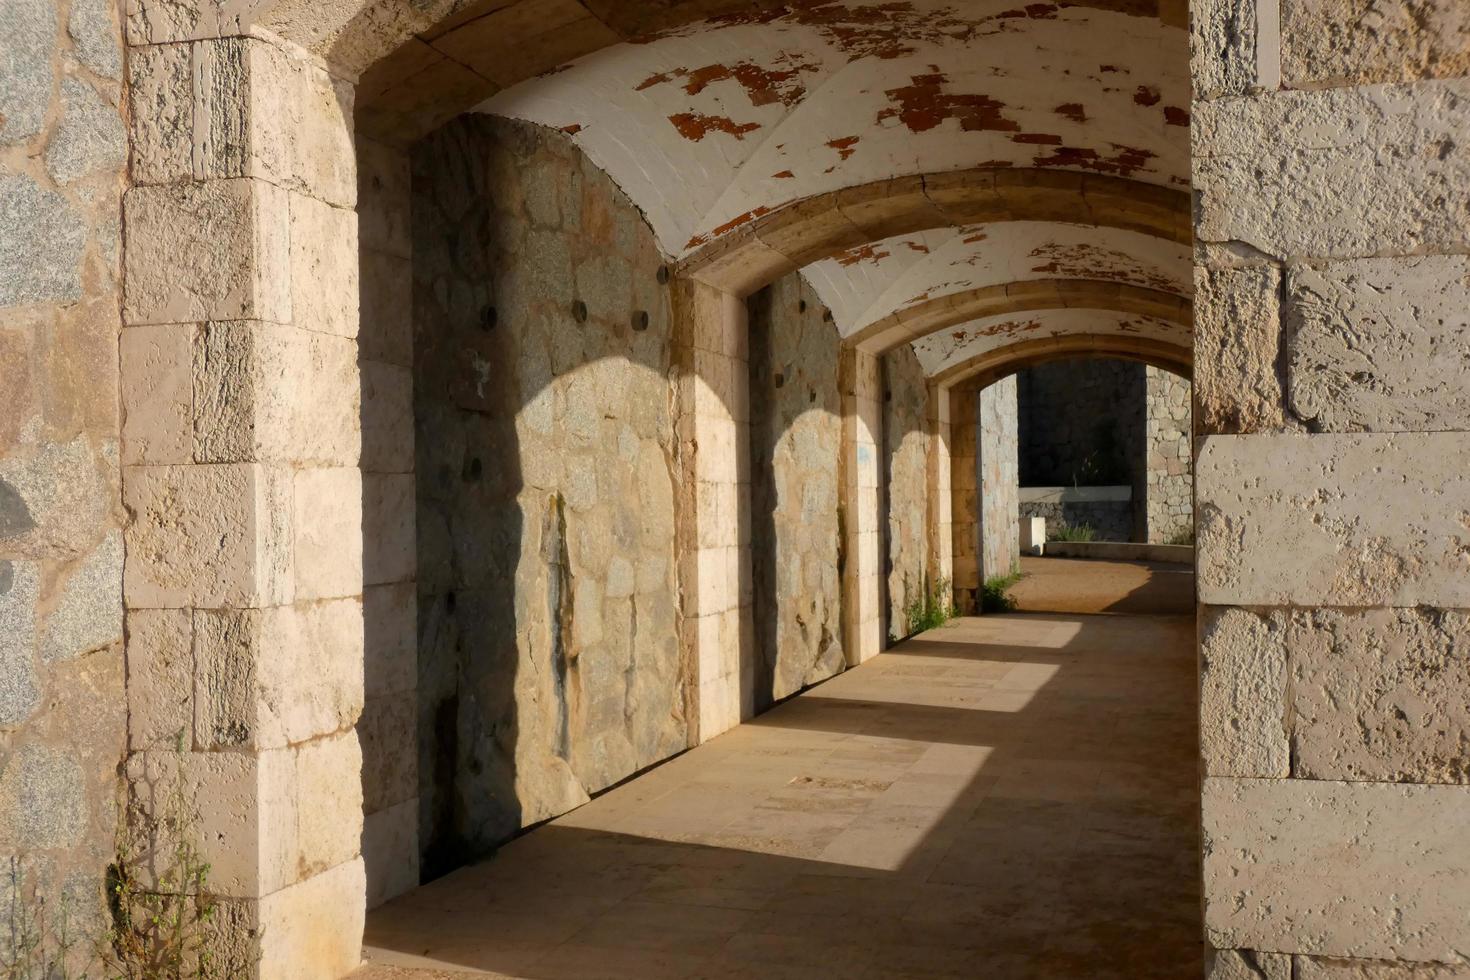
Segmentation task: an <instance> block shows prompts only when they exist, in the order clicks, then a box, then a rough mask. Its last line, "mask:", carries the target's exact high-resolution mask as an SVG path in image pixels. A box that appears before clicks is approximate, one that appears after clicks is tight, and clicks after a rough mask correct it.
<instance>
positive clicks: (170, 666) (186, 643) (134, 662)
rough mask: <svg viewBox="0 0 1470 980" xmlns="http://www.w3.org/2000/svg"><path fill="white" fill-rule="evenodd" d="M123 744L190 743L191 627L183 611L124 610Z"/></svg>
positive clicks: (135, 748)
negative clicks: (125, 696) (125, 695)
mask: <svg viewBox="0 0 1470 980" xmlns="http://www.w3.org/2000/svg"><path fill="white" fill-rule="evenodd" d="M127 690H128V746H129V748H130V749H131V750H132V751H134V752H138V751H144V750H147V749H170V748H172V749H177V748H179V747H181V746H187V747H192V746H193V745H194V626H193V613H192V611H190V610H188V609H135V610H133V611H132V612H129V613H128V683H127Z"/></svg>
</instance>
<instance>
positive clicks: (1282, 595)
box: [1196, 433, 1470, 607]
mask: <svg viewBox="0 0 1470 980" xmlns="http://www.w3.org/2000/svg"><path fill="white" fill-rule="evenodd" d="M1467 451H1470V447H1467V446H1466V445H1465V437H1464V436H1462V435H1460V434H1459V433H1397V434H1380V433H1362V434H1342V435H1335V434H1333V435H1326V434H1324V435H1316V436H1297V435H1257V436H1209V437H1207V438H1206V439H1204V440H1203V443H1202V447H1201V450H1200V455H1199V461H1198V469H1197V472H1196V481H1197V485H1196V491H1197V494H1198V502H1199V538H1200V540H1199V549H1200V550H1199V590H1200V601H1201V602H1206V603H1220V604H1237V605H1288V604H1289V605H1306V606H1310V605H1315V604H1319V603H1320V604H1323V605H1341V606H1371V605H1399V606H1406V605H1416V604H1422V605H1431V606H1445V607H1463V606H1466V605H1470V582H1467V579H1466V576H1465V570H1464V555H1463V553H1462V550H1463V546H1462V543H1461V542H1462V540H1463V535H1464V534H1465V525H1464V521H1465V514H1466V513H1467V512H1470V477H1467V476H1466V475H1465V473H1464V471H1463V468H1462V467H1461V466H1460V465H1459V460H1460V459H1461V458H1462V454H1463V453H1465V452H1467Z"/></svg>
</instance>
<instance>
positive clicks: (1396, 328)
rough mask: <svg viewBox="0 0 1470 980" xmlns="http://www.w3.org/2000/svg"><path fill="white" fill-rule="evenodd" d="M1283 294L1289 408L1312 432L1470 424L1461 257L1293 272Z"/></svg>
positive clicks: (1468, 312)
mask: <svg viewBox="0 0 1470 980" xmlns="http://www.w3.org/2000/svg"><path fill="white" fill-rule="evenodd" d="M1286 295H1287V304H1288V306H1287V330H1288V334H1287V340H1286V349H1287V355H1286V356H1287V373H1288V379H1289V380H1288V385H1287V387H1288V395H1289V397H1290V401H1291V410H1292V411H1293V412H1294V413H1295V414H1296V415H1297V416H1299V417H1301V418H1303V419H1311V420H1312V423H1313V428H1314V429H1315V430H1322V431H1327V432H1344V431H1357V430H1368V431H1380V432H1381V431H1391V432H1392V431H1398V432H1402V431H1424V430H1444V429H1453V430H1464V429H1466V428H1470V391H1467V390H1466V387H1465V384H1464V368H1465V357H1464V344H1465V337H1466V336H1467V334H1470V259H1466V257H1465V256H1463V255H1444V256H1437V255H1433V256H1432V255H1425V256H1413V257H1406V258H1392V259H1359V260H1354V261H1348V262H1330V263H1313V264H1311V265H1303V266H1294V267H1292V268H1291V269H1290V271H1289V273H1288V275H1287V283H1286Z"/></svg>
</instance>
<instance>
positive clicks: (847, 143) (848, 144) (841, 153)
mask: <svg viewBox="0 0 1470 980" xmlns="http://www.w3.org/2000/svg"><path fill="white" fill-rule="evenodd" d="M861 138H862V137H860V136H844V137H842V139H840V140H829V141H828V142H827V145H828V146H830V147H832V149H834V150H836V151H837V154H838V157H839V158H840V159H843V160H846V159H847V158H848V157H850V156H852V155H853V154H854V153H856V152H857V151H856V150H854V149H853V147H854V146H857V145H858V141H859V140H860V139H861Z"/></svg>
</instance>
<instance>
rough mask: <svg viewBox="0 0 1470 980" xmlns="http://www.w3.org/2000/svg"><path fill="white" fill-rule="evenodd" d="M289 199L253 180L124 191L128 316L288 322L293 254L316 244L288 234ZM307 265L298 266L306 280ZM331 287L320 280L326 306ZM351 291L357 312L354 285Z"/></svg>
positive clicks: (131, 320) (137, 320)
mask: <svg viewBox="0 0 1470 980" xmlns="http://www.w3.org/2000/svg"><path fill="white" fill-rule="evenodd" d="M286 202H287V193H286V192H285V191H282V190H281V189H280V188H277V187H274V186H272V185H270V184H267V183H265V182H263V181H258V180H249V179H237V180H213V181H208V182H205V183H181V184H173V185H165V186H158V187H134V188H133V189H132V190H130V191H128V193H127V195H126V196H125V197H124V198H123V211H124V216H125V220H126V222H127V227H128V248H127V254H126V256H125V259H124V268H125V272H126V281H127V288H126V290H125V303H124V306H123V318H124V321H125V322H126V323H127V324H129V325H135V324H145V323H187V322H191V321H201V320H212V319H213V320H241V319H258V320H269V321H272V322H275V323H289V322H291V296H292V288H291V285H292V274H293V272H294V271H295V263H294V261H292V259H293V256H294V254H295V253H296V252H297V251H298V250H300V251H301V252H302V253H303V254H304V253H307V252H309V251H311V249H312V245H311V243H310V242H307V241H303V242H302V243H301V244H300V245H298V244H297V243H296V242H295V241H294V239H293V238H292V235H291V230H290V223H289V222H288V220H287V215H288V210H287V203H286ZM321 207H327V206H326V205H321ZM307 230H308V231H315V232H316V233H317V234H322V233H324V229H321V228H315V227H314V228H312V229H307ZM317 247H323V246H317ZM340 247H349V246H340ZM308 268H309V266H308V265H304V266H303V267H302V269H301V270H300V275H301V278H302V280H303V282H304V279H305V276H306V275H307V274H308ZM331 285H332V283H331V282H330V280H328V279H322V280H319V281H317V282H316V288H317V290H318V292H319V294H320V297H319V298H318V300H317V302H319V303H329V302H330V299H329V298H327V297H330V295H331ZM352 297H353V299H352V303H353V306H354V308H355V306H356V289H355V288H354V290H353V293H352Z"/></svg>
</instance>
